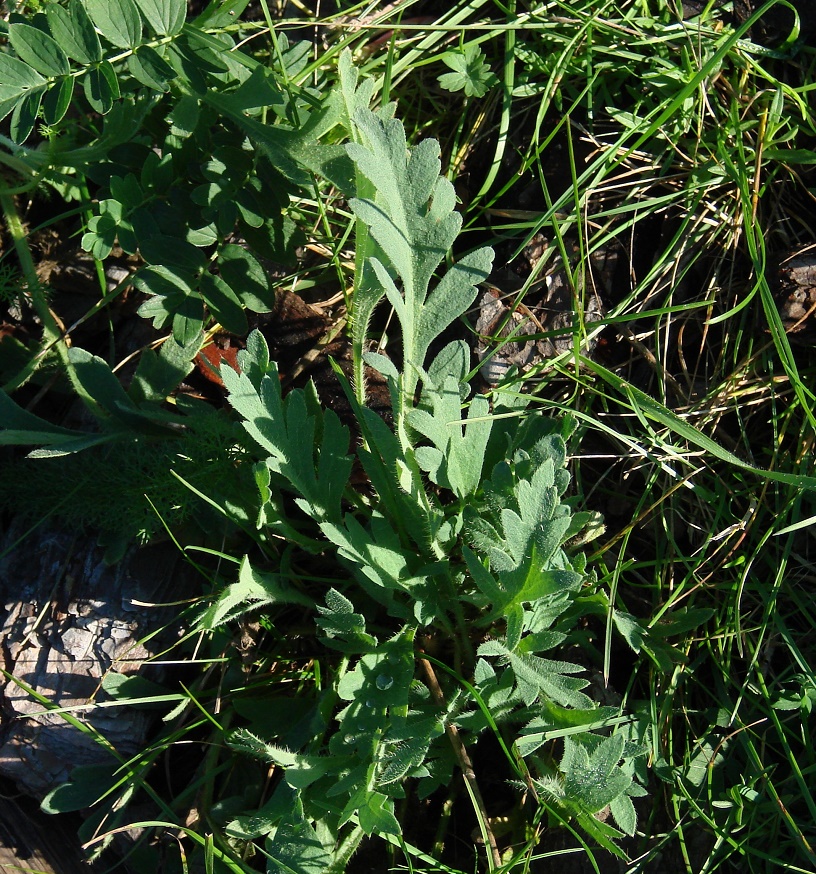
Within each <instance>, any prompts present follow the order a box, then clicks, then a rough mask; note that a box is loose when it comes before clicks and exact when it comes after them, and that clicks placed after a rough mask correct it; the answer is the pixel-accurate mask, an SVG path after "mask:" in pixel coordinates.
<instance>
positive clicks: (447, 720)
mask: <svg viewBox="0 0 816 874" xmlns="http://www.w3.org/2000/svg"><path fill="white" fill-rule="evenodd" d="M353 123H354V125H355V126H356V129H357V139H358V142H357V143H354V144H351V145H349V146H348V147H347V151H348V154H349V155H350V156H351V158H352V159H353V160H354V162H355V165H356V167H357V169H358V171H359V172H360V173H361V174H362V176H363V177H364V180H365V182H364V184H365V189H366V191H368V192H370V193H371V196H370V197H366V198H357V199H355V200H352V207H353V209H354V211H355V214H356V216H357V218H358V220H361V221H363V222H364V223H365V225H366V227H367V230H368V232H369V234H370V238H371V239H372V240H373V242H374V244H375V245H376V247H377V256H372V258H371V261H370V268H371V270H372V272H373V273H374V275H376V277H377V280H378V283H379V295H385V296H387V297H388V300H389V302H390V303H391V304H392V306H393V307H394V310H395V312H396V314H397V318H398V319H399V323H400V328H401V337H402V367H401V368H397V366H396V365H395V363H394V362H393V361H392V360H391V359H388V358H385V357H384V356H382V355H378V354H370V353H365V354H364V355H363V357H364V359H365V360H366V361H367V362H368V363H369V364H370V365H372V366H374V367H376V368H378V369H379V370H380V371H381V372H382V373H383V374H384V375H385V376H386V378H387V379H388V381H389V384H390V388H391V394H392V399H393V407H394V421H395V426H394V430H393V431H392V430H391V429H390V428H389V427H387V426H386V424H385V423H384V422H383V421H382V420H380V419H379V418H378V417H377V415H376V414H374V413H373V412H372V411H370V410H369V409H367V408H366V407H364V406H362V405H360V404H359V403H358V402H357V401H356V399H355V398H354V394H353V392H352V390H351V387H349V388H348V395H349V398H350V399H352V401H353V403H354V405H355V410H356V413H357V417H358V421H359V425H360V428H361V431H362V435H363V445H362V446H361V447H360V448H358V450H357V452H356V456H357V460H358V461H359V463H360V464H361V465H362V468H363V469H364V470H365V472H366V475H367V477H368V479H369V481H370V483H371V493H370V494H366V493H365V492H364V493H359V492H350V491H349V489H348V487H347V485H346V484H347V482H348V478H349V474H350V472H351V469H352V466H353V464H354V459H353V457H352V456H351V455H349V451H350V442H349V433H348V430H347V429H346V428H345V427H343V426H342V425H341V424H340V422H339V420H338V419H337V417H336V416H335V414H334V413H333V412H332V411H330V410H323V409H321V408H320V406H319V404H318V402H317V399H316V396H315V394H314V393H313V392H312V391H311V390H309V389H306V390H297V391H293V392H291V393H290V394H288V395H287V396H286V397H282V396H281V391H280V381H279V378H278V374H277V369H276V366H275V364H274V362H270V360H269V355H268V350H267V349H266V347H265V344H264V341H263V338H262V337H261V336H260V335H259V334H257V333H256V334H253V335H251V336H250V339H249V343H248V347H247V350H246V351H245V352H242V353H240V354H239V364H240V368H241V372H240V373H236V372H234V371H233V370H232V369H231V368H228V367H224V368H222V376H223V379H224V382H225V385H226V386H227V389H228V391H229V402H230V404H231V405H232V406H233V407H234V409H235V410H236V411H237V412H238V413H239V414H240V415H241V417H242V420H243V423H244V427H245V428H246V430H247V432H248V434H249V435H250V436H251V437H252V438H253V440H254V441H255V443H257V445H258V447H259V449H260V450H261V451H262V453H263V454H262V456H261V457H262V460H261V461H260V462H259V463H258V464H257V465H256V468H255V470H256V479H257V481H258V483H259V485H260V492H261V499H262V505H261V511H260V516H259V525H260V531H261V532H262V533H263V534H264V535H265V537H266V538H268V537H271V536H282V537H284V538H285V539H287V540H289V541H290V543H291V544H292V546H296V547H297V548H299V549H305V550H307V551H310V552H312V553H317V554H322V553H325V552H327V551H332V552H334V551H336V553H337V555H338V557H339V558H340V560H341V562H342V564H343V565H344V566H345V567H347V568H348V570H349V571H350V573H351V579H350V580H349V581H348V582H347V583H346V584H345V585H342V586H339V585H338V586H333V587H331V588H328V590H327V591H325V593H324V594H323V595H316V594H312V592H313V587H309V588H308V590H307V591H304V592H303V594H307V592H308V593H309V595H310V597H312V598H314V611H313V616H314V622H315V624H316V626H317V631H318V634H319V636H320V639H321V640H322V642H323V644H324V645H325V646H326V647H327V648H328V650H335V651H337V652H339V653H340V656H339V657H335V658H333V659H329V660H328V663H329V664H330V665H331V666H332V667H331V674H330V677H331V686H330V689H327V690H326V691H324V692H323V694H322V695H321V696H320V702H319V704H317V705H316V706H317V707H318V710H317V711H316V712H315V715H314V724H313V728H312V730H311V732H310V734H309V736H308V737H302V738H301V741H300V743H299V744H298V745H297V747H296V748H288V747H286V746H283V745H280V744H273V743H268V742H266V741H265V740H264V739H263V738H261V737H259V736H257V735H256V734H254V733H252V732H251V731H250V730H248V729H238V730H236V731H235V732H233V733H232V734H231V736H230V739H229V743H230V745H231V746H232V747H233V748H234V749H237V750H241V751H244V752H248V753H250V754H252V755H254V756H257V757H259V758H261V759H263V760H264V761H266V762H268V763H270V764H274V765H276V766H278V767H279V768H281V769H282V777H283V781H285V782H282V783H281V784H280V785H279V787H278V789H277V790H276V791H275V793H274V794H273V796H272V798H271V800H270V801H269V803H268V805H267V806H266V807H265V808H264V809H263V811H261V812H258V813H253V814H249V813H248V814H247V815H246V816H244V817H241V818H239V819H237V820H236V821H235V822H234V823H233V824H232V825H231V826H229V827H228V830H227V831H228V834H231V835H232V836H233V837H235V838H238V839H241V840H244V841H252V840H257V839H260V838H261V837H264V836H266V843H265V849H264V851H265V853H266V854H267V857H268V858H269V859H270V860H271V861H270V863H269V864H270V866H271V867H270V868H269V870H271V871H279V870H284V869H285V868H287V866H288V868H287V870H288V869H292V870H297V871H306V870H312V869H313V867H315V866H316V867H321V869H322V870H331V871H334V870H336V871H341V870H344V867H345V864H346V863H347V860H348V857H349V855H350V853H351V852H352V851H353V849H354V848H355V847H356V845H357V844H358V842H359V841H360V839H361V838H362V836H363V835H372V834H380V835H386V836H392V837H393V838H396V839H397V840H399V839H400V836H401V825H400V823H399V821H398V819H397V817H396V815H395V811H394V804H395V802H396V801H397V800H398V799H401V798H403V797H404V796H405V792H406V786H405V784H406V780H409V779H411V778H413V781H414V782H416V790H415V791H417V792H418V793H419V797H427V796H428V795H430V794H431V793H432V792H434V790H436V789H437V788H439V787H440V786H444V785H446V784H447V783H448V782H449V781H450V779H451V774H452V769H453V767H454V766H458V767H459V768H460V769H461V770H462V772H463V774H464V775H465V779H466V785H467V787H468V791H469V793H470V797H471V800H472V803H473V806H474V810H475V813H476V816H477V818H478V820H479V824H480V827H481V829H482V831H483V835H484V838H485V842H486V844H487V845H488V847H489V851H488V866H489V868H490V870H496V869H497V868H499V867H500V866H501V865H502V864H503V859H502V856H501V854H500V851H499V847H498V844H497V841H496V838H495V835H494V834H493V830H492V827H491V825H490V822H489V816H488V812H487V809H486V807H485V802H484V800H483V798H482V796H481V794H480V792H479V787H478V779H477V775H475V774H474V771H473V766H472V763H471V760H470V756H469V753H468V746H469V745H470V744H472V742H473V741H474V740H475V739H476V738H477V737H478V735H479V734H480V733H481V732H484V731H492V732H494V733H495V734H496V737H497V738H498V740H499V742H500V744H501V746H502V749H503V750H504V752H505V755H506V757H507V761H506V765H507V767H508V768H509V775H511V776H513V777H514V778H515V779H516V780H518V781H519V782H520V786H522V787H524V789H525V791H529V792H530V793H531V796H532V797H533V798H535V799H537V801H538V803H537V805H534V806H533V807H532V808H531V813H530V823H531V824H532V823H533V822H534V821H538V819H539V818H540V817H541V815H542V813H543V812H544V811H545V810H549V811H551V812H552V814H553V815H554V816H556V817H559V818H566V819H568V818H571V817H575V818H576V820H577V822H578V823H579V824H580V825H581V826H582V827H583V828H584V829H585V830H586V831H587V832H588V833H589V834H590V835H591V837H592V838H593V839H595V840H596V841H597V842H598V843H600V844H601V845H602V846H604V847H606V848H607V849H609V850H610V851H612V852H616V853H620V850H618V848H617V846H616V844H615V842H614V841H615V838H618V837H620V836H621V834H622V832H621V831H620V830H618V829H616V828H614V827H613V826H612V825H611V824H610V823H608V822H602V821H601V820H600V819H598V818H597V817H596V816H595V814H597V813H599V812H600V811H601V810H603V809H605V808H607V807H609V808H610V809H611V812H612V816H613V817H614V819H615V821H616V823H617V825H618V826H619V828H620V829H622V830H623V832H625V833H627V834H633V833H634V830H635V824H636V816H635V811H634V806H633V804H632V801H631V797H632V796H636V795H639V794H642V793H643V792H644V790H643V788H642V782H643V781H644V779H645V771H644V770H643V769H642V765H644V764H645V759H644V758H643V757H644V756H645V754H646V753H647V751H648V747H647V746H646V745H645V744H644V742H643V738H642V727H641V728H640V729H639V728H638V727H637V723H636V721H634V720H633V719H632V718H631V717H627V716H622V714H621V712H620V710H619V708H617V707H599V706H598V705H597V703H596V702H595V701H594V700H593V699H592V698H591V697H590V696H588V695H587V694H586V693H585V692H584V691H582V690H583V689H585V688H586V687H587V686H588V680H586V679H584V678H582V677H579V676H576V675H577V674H581V673H583V671H584V668H583V667H582V665H580V664H576V663H574V662H570V661H567V660H564V659H563V658H561V657H556V658H546V657H544V654H545V653H549V652H551V651H554V653H555V654H556V655H557V654H558V653H560V652H562V651H563V649H564V647H565V646H566V645H567V643H568V642H571V641H572V640H573V634H574V631H575V624H576V622H577V621H578V620H579V618H580V617H582V616H585V615H587V614H588V613H589V614H591V613H603V612H604V611H605V610H606V609H608V605H607V603H606V600H605V597H604V595H603V593H602V592H601V591H600V590H599V589H598V588H597V586H596V584H595V581H594V577H593V576H592V574H591V573H589V572H588V571H587V568H586V563H585V560H584V558H583V556H581V555H580V554H572V553H571V552H570V551H569V550H568V547H567V544H568V543H569V541H570V540H572V539H573V538H575V537H577V536H578V535H579V534H580V532H581V531H582V530H583V529H584V527H585V526H586V524H587V523H588V522H589V521H590V514H588V513H585V512H584V513H582V512H575V511H574V510H573V509H572V507H571V506H570V502H568V501H567V502H565V500H564V493H565V491H566V489H567V486H568V483H569V476H568V474H567V472H566V470H565V469H564V468H565V465H566V443H565V441H566V439H568V438H569V436H570V434H571V433H572V430H573V425H572V424H571V423H570V422H569V421H568V420H564V421H558V420H553V419H549V418H547V417H545V416H544V415H542V414H541V413H540V412H537V411H532V410H527V409H525V408H526V407H527V400H528V399H526V398H524V397H522V396H519V395H515V394H513V395H508V396H503V395H502V394H499V395H497V396H496V397H495V398H494V399H493V403H492V405H491V403H490V401H489V400H488V398H487V397H484V396H480V395H476V396H474V397H472V398H469V395H470V388H469V386H468V382H467V374H468V371H469V352H468V350H467V347H466V346H465V345H464V343H463V342H462V341H453V342H452V343H449V344H448V345H446V346H444V347H443V348H442V349H441V350H439V351H438V352H437V354H436V355H435V357H433V358H432V360H431V361H430V363H429V364H427V365H426V358H427V353H428V350H429V348H430V347H431V346H432V344H433V342H434V341H435V340H436V339H437V338H438V337H439V335H440V334H442V333H443V332H444V331H445V329H446V328H447V327H448V326H449V325H450V324H451V323H452V322H454V321H455V320H456V319H457V317H458V316H460V315H461V314H462V313H463V312H464V311H465V310H466V309H467V308H468V307H469V306H470V304H471V303H472V302H473V300H474V298H475V295H476V287H475V286H476V283H478V282H479V281H480V280H481V279H483V278H484V277H485V276H486V275H487V273H488V271H489V269H490V262H491V259H492V255H491V253H490V252H489V251H488V250H484V249H482V250H478V251H476V252H473V253H471V254H469V255H465V256H464V257H462V258H461V259H460V260H459V261H457V262H456V263H454V264H452V265H451V266H449V267H448V270H447V271H446V272H445V273H444V274H442V276H441V277H438V278H437V280H436V281H435V282H434V283H433V287H432V278H433V276H434V274H435V271H436V269H437V267H438V265H439V264H440V262H441V261H442V259H443V258H444V257H445V254H446V252H447V250H448V248H449V247H450V245H451V244H452V243H453V241H454V239H455V236H456V232H457V230H458V227H459V218H458V216H457V214H456V213H455V212H454V209H453V208H454V198H453V193H452V188H451V186H450V183H449V182H448V181H447V180H446V179H444V177H440V176H439V169H440V163H439V157H438V151H439V150H438V146H437V144H436V143H435V142H433V141H431V140H426V141H423V142H421V143H420V144H418V145H417V146H416V147H414V148H413V149H407V148H406V144H405V139H404V134H403V131H402V126H401V124H400V122H398V121H395V120H392V119H388V118H387V117H383V116H377V115H375V114H373V113H371V112H370V111H368V110H365V109H358V110H357V111H356V112H355V113H354V116H353ZM375 288H376V286H375V285H373V283H372V284H371V285H369V286H368V287H367V293H369V294H375V293H376V292H375ZM292 499H294V502H295V504H296V506H297V510H298V512H297V514H296V515H295V516H292V514H291V512H287V511H286V510H285V509H284V508H285V507H286V506H288V505H289V503H290V501H291V500H292ZM296 519H299V520H300V524H299V525H298V527H297V530H296V531H293V523H294V521H295V520H296ZM306 523H308V524H306ZM299 597H302V595H301V596H299ZM283 600H284V601H287V600H288V598H287V597H286V595H285V594H284V595H283ZM253 603H254V602H250V603H248V604H247V607H248V608H250V607H251V606H252V604H253ZM428 637H436V639H437V643H438V645H440V646H441V647H442V649H443V650H447V649H450V650H451V654H450V657H449V660H448V661H440V660H438V659H436V658H432V657H431V656H429V655H426V654H425V653H424V651H423V644H422V641H423V640H425V639H427V638H428ZM420 669H421V670H420ZM440 671H441V672H442V673H441V674H440ZM420 677H421V678H420ZM607 727H608V728H609V729H611V732H612V733H611V734H609V733H607V732H606V731H604V729H605V728H607ZM280 735H281V737H285V735H286V733H285V730H284V729H283V727H282V728H281V731H280ZM559 739H560V741H561V743H562V744H563V748H562V753H561V755H560V756H559V755H556V754H554V752H553V749H552V744H553V742H555V741H557V740H559ZM545 745H549V746H548V747H546V748H545ZM638 763H640V765H639V764H638ZM306 848H308V851H307V849H306Z"/></svg>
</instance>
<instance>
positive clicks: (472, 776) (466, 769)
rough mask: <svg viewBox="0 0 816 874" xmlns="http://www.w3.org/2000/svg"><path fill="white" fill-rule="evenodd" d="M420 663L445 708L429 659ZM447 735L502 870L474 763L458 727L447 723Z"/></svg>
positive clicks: (429, 684) (429, 683)
mask: <svg viewBox="0 0 816 874" xmlns="http://www.w3.org/2000/svg"><path fill="white" fill-rule="evenodd" d="M419 663H420V665H422V669H423V671H425V676H426V677H427V679H428V688H429V689H430V690H431V695H433V698H434V701H436V703H437V704H438V705H439V706H440V707H445V696H444V695H443V694H442V687H441V686H440V685H439V680H437V678H436V673H435V672H434V669H433V665H432V664H431V663H430V662H429V661H428V660H427V659H424V658H421V657H420V659H419ZM445 734H447V736H448V740H449V741H450V743H451V746H452V747H453V752H454V755H455V756H456V759H457V761H458V762H459V768H460V769H461V771H462V776H463V777H464V778H465V782H466V783H467V785H468V789H469V790H470V794H471V797H472V798H473V800H474V802H475V804H476V807H477V808H478V810H479V818H480V819H481V824H482V826H483V830H484V833H485V834H484V837H485V839H486V840H487V843H488V845H489V847H490V855H491V856H492V858H493V864H494V865H495V866H496V867H497V868H500V867H501V864H502V860H501V855H500V853H499V847H498V845H497V844H496V836H495V835H494V834H493V829H492V828H491V827H490V819H489V818H488V815H487V810H486V809H485V803H484V799H483V798H482V793H481V792H480V791H479V784H478V783H477V782H476V772H475V771H474V770H473V763H472V762H471V761H470V756H469V755H468V753H467V750H466V749H465V745H464V743H463V742H462V738H461V737H459V731H458V729H457V728H456V726H455V725H453V724H452V723H450V722H447V721H446V722H445Z"/></svg>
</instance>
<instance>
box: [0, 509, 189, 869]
mask: <svg viewBox="0 0 816 874" xmlns="http://www.w3.org/2000/svg"><path fill="white" fill-rule="evenodd" d="M23 533H24V531H23V529H22V528H21V527H20V526H16V525H12V526H11V528H10V530H8V531H7V532H6V534H5V536H4V537H3V538H1V539H0V654H2V660H3V661H2V666H3V668H4V670H5V671H6V673H7V676H8V677H9V678H10V679H7V680H6V682H5V684H4V685H3V688H2V696H1V697H0V776H2V777H5V778H7V779H9V780H11V781H13V782H14V783H15V784H16V786H17V788H18V790H20V791H22V792H24V793H26V794H28V795H30V796H33V797H34V798H36V799H42V798H43V797H44V796H45V794H46V793H47V792H49V791H50V790H51V789H53V788H54V787H56V786H58V785H60V784H61V783H64V782H65V781H66V780H67V779H68V777H69V775H70V773H71V771H72V769H73V768H74V767H75V766H76V765H84V764H108V763H112V762H114V761H115V759H114V758H113V755H112V753H111V749H110V747H112V748H113V749H115V750H116V752H117V753H118V754H119V755H120V756H131V755H133V754H134V753H136V752H137V751H138V750H139V749H140V748H142V747H143V746H144V744H145V742H146V738H147V736H148V733H149V730H150V725H151V720H152V719H153V718H154V717H152V716H151V714H150V712H149V711H145V710H137V709H134V708H130V707H120V706H114V707H106V708H97V707H95V704H97V703H101V702H104V701H105V700H106V697H107V696H106V694H105V692H104V690H102V688H101V685H100V684H101V681H102V678H103V677H104V676H105V674H106V673H108V672H118V673H122V674H128V675H130V674H135V673H140V674H142V675H145V674H146V675H147V676H148V677H149V678H150V679H153V680H159V681H161V680H162V679H164V678H163V676H162V675H161V673H160V671H159V669H157V668H153V667H150V666H149V665H148V664H147V663H148V662H149V659H150V657H151V656H152V655H153V654H154V653H156V652H160V651H162V650H164V649H165V648H166V647H167V646H168V645H169V644H170V643H172V640H173V639H177V635H178V632H179V629H178V628H177V627H175V625H174V623H175V621H176V620H175V616H176V613H177V608H174V607H160V606H146V605H149V604H161V603H163V602H167V601H175V600H177V599H179V598H183V597H184V596H185V594H186V593H187V592H189V591H190V586H191V585H197V583H195V582H194V579H195V575H194V573H193V572H192V569H191V568H189V567H188V566H187V565H186V564H185V563H184V561H183V559H182V557H181V556H180V554H179V552H178V550H177V549H176V547H174V546H173V545H172V544H159V545H155V546H149V547H145V548H143V549H137V548H135V547H134V548H131V549H129V550H128V552H127V553H126V555H125V556H124V558H123V560H122V561H121V562H120V563H118V564H117V565H115V566H108V565H106V564H105V563H104V561H103V558H102V557H103V550H102V549H101V548H100V547H98V546H97V545H96V542H95V539H94V538H93V537H90V536H87V535H84V534H72V533H70V532H68V531H64V530H53V529H51V530H45V529H44V528H40V529H38V530H37V531H36V532H34V533H33V534H32V535H31V536H29V537H27V538H25V539H24V540H22V541H21V542H19V543H18V542H17V541H19V540H20V538H21V536H22V534H23ZM168 623H169V626H168ZM165 626H168V627H167V628H166V629H165V630H164V631H163V632H161V633H159V634H157V635H156V636H155V637H153V638H151V639H149V640H146V638H148V637H149V636H150V635H151V633H153V632H156V631H158V630H160V629H162V628H164V627H165ZM28 687H30V688H32V689H34V690H36V692H37V693H38V694H39V695H42V696H44V697H45V698H46V699H47V700H48V701H49V702H51V703H52V704H54V705H58V706H59V707H64V708H71V710H70V713H71V715H72V716H73V717H76V718H78V719H79V720H81V721H82V723H83V724H84V725H86V726H87V727H88V728H89V729H90V731H83V730H82V729H81V728H79V727H77V726H76V725H71V724H70V723H69V722H68V721H66V719H65V717H64V715H62V714H59V713H55V714H51V713H48V712H47V709H46V708H45V707H44V706H43V704H42V703H40V701H38V700H37V699H36V696H34V695H31V694H30V693H29V692H28V691H27V688H28ZM10 803H11V802H10ZM10 810H12V811H13V804H12V807H11V808H10ZM24 821H27V820H24ZM15 822H16V823H17V824H18V825H19V823H20V822H21V820H15V819H14V817H13V816H11V815H10V818H9V820H8V821H7V824H6V826H5V828H6V831H7V832H9V835H10V836H9V837H8V838H6V841H7V843H8V846H9V847H11V848H14V847H15V846H17V845H18V844H20V845H25V846H26V847H28V848H29V852H33V851H34V850H36V851H37V852H40V853H41V854H42V855H43V856H45V855H46V852H45V847H46V846H47V843H48V842H47V841H45V842H44V843H42V844H37V842H36V840H35V839H34V837H33V836H32V835H31V834H27V833H16V832H14V829H15V828H16V826H15ZM40 834H41V835H42V837H43V838H45V837H46V836H47V832H45V831H43V830H42V829H40ZM77 844H78V842H77V841H76V837H74V845H75V846H76V845H77ZM32 858H33V857H32ZM18 864H19V862H18ZM30 867H32V868H34V869H35V870H36V868H37V865H33V864H32V865H31V866H30ZM42 870H46V871H48V870H51V869H49V868H47V867H44V868H42ZM56 870H57V872H58V874H63V870H61V869H56ZM64 870H65V871H66V872H73V871H74V870H76V869H74V868H70V867H67V868H65V869H64Z"/></svg>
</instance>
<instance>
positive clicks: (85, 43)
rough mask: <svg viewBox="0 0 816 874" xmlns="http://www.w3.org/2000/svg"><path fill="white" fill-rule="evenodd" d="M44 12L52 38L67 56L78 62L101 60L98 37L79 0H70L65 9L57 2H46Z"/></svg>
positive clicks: (85, 62) (90, 62) (88, 62)
mask: <svg viewBox="0 0 816 874" xmlns="http://www.w3.org/2000/svg"><path fill="white" fill-rule="evenodd" d="M45 14H46V16H47V18H48V26H49V28H50V29H51V33H52V34H53V35H54V39H55V40H56V41H57V42H58V43H59V45H60V46H61V48H62V49H63V50H64V51H65V52H66V54H67V55H68V56H69V57H71V58H73V59H74V60H75V61H79V63H80V64H95V63H97V62H98V61H101V60H102V47H101V46H100V44H99V37H98V36H97V35H96V31H95V30H94V26H93V23H92V22H91V19H90V18H89V17H88V13H87V12H86V11H85V7H84V6H83V5H82V3H81V2H80V0H71V2H70V3H69V5H68V8H67V9H66V8H64V7H62V6H60V5H59V4H57V3H47V4H46V6H45Z"/></svg>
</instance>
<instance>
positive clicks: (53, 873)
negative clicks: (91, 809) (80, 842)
mask: <svg viewBox="0 0 816 874" xmlns="http://www.w3.org/2000/svg"><path fill="white" fill-rule="evenodd" d="M79 823H80V820H79V817H77V816H64V817H63V816H59V817H54V816H48V815H47V814H45V813H43V812H42V811H41V810H40V809H39V807H38V805H37V803H36V802H35V801H33V800H32V799H30V798H25V797H24V796H21V795H20V794H19V793H16V792H15V791H14V786H13V784H11V783H7V782H5V781H4V782H3V784H2V785H0V874H20V871H21V870H22V871H28V870H31V871H38V872H42V874H89V872H91V871H93V870H94V868H93V866H91V865H89V864H87V863H86V862H85V860H84V859H83V858H82V854H81V851H80V850H79V847H78V846H77V839H76V833H77V829H78V828H79Z"/></svg>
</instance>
